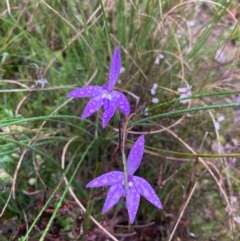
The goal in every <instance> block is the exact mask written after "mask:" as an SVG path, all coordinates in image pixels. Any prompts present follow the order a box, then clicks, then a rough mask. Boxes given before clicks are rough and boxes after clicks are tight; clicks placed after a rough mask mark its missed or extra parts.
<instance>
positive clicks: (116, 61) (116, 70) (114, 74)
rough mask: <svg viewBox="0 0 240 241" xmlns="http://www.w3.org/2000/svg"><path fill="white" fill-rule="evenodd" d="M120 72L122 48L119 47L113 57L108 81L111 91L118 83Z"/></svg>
mask: <svg viewBox="0 0 240 241" xmlns="http://www.w3.org/2000/svg"><path fill="white" fill-rule="evenodd" d="M120 70H121V56H120V47H119V46H117V47H116V48H115V50H114V53H113V56H112V62H111V67H110V73H109V80H108V82H109V90H112V89H113V87H114V86H115V84H116V83H117V81H118V77H119V74H120Z"/></svg>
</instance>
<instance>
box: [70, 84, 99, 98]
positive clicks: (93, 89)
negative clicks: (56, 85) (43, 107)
mask: <svg viewBox="0 0 240 241" xmlns="http://www.w3.org/2000/svg"><path fill="white" fill-rule="evenodd" d="M102 91H103V87H102V86H97V85H89V86H84V87H82V88H78V89H75V90H72V91H71V92H70V93H68V95H67V97H68V98H84V97H94V96H97V95H100V94H101V93H102Z"/></svg>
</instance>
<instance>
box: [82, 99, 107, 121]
mask: <svg viewBox="0 0 240 241" xmlns="http://www.w3.org/2000/svg"><path fill="white" fill-rule="evenodd" d="M102 105H103V100H102V97H101V95H98V96H95V97H93V98H92V99H91V100H90V101H89V102H88V103H87V105H86V107H85V109H84V111H83V113H82V116H81V119H85V118H87V117H88V116H90V115H91V114H93V113H94V112H96V111H98V110H99V109H100V108H101V106H102Z"/></svg>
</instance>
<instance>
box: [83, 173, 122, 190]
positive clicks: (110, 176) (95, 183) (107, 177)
mask: <svg viewBox="0 0 240 241" xmlns="http://www.w3.org/2000/svg"><path fill="white" fill-rule="evenodd" d="M123 179H124V174H123V172H119V171H112V172H108V173H106V174H103V175H101V176H99V177H97V178H95V179H93V180H92V181H91V182H89V183H88V184H87V186H86V187H104V186H109V185H114V184H117V183H119V182H120V183H121V182H122V180H123Z"/></svg>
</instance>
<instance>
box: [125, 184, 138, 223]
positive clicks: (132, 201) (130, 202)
mask: <svg viewBox="0 0 240 241" xmlns="http://www.w3.org/2000/svg"><path fill="white" fill-rule="evenodd" d="M126 201H127V210H128V215H129V219H130V222H131V223H133V222H134V219H135V217H136V214H137V210H138V207H139V202H140V195H139V193H138V191H137V189H136V188H135V187H134V186H132V187H131V188H129V192H128V193H127V195H126Z"/></svg>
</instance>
